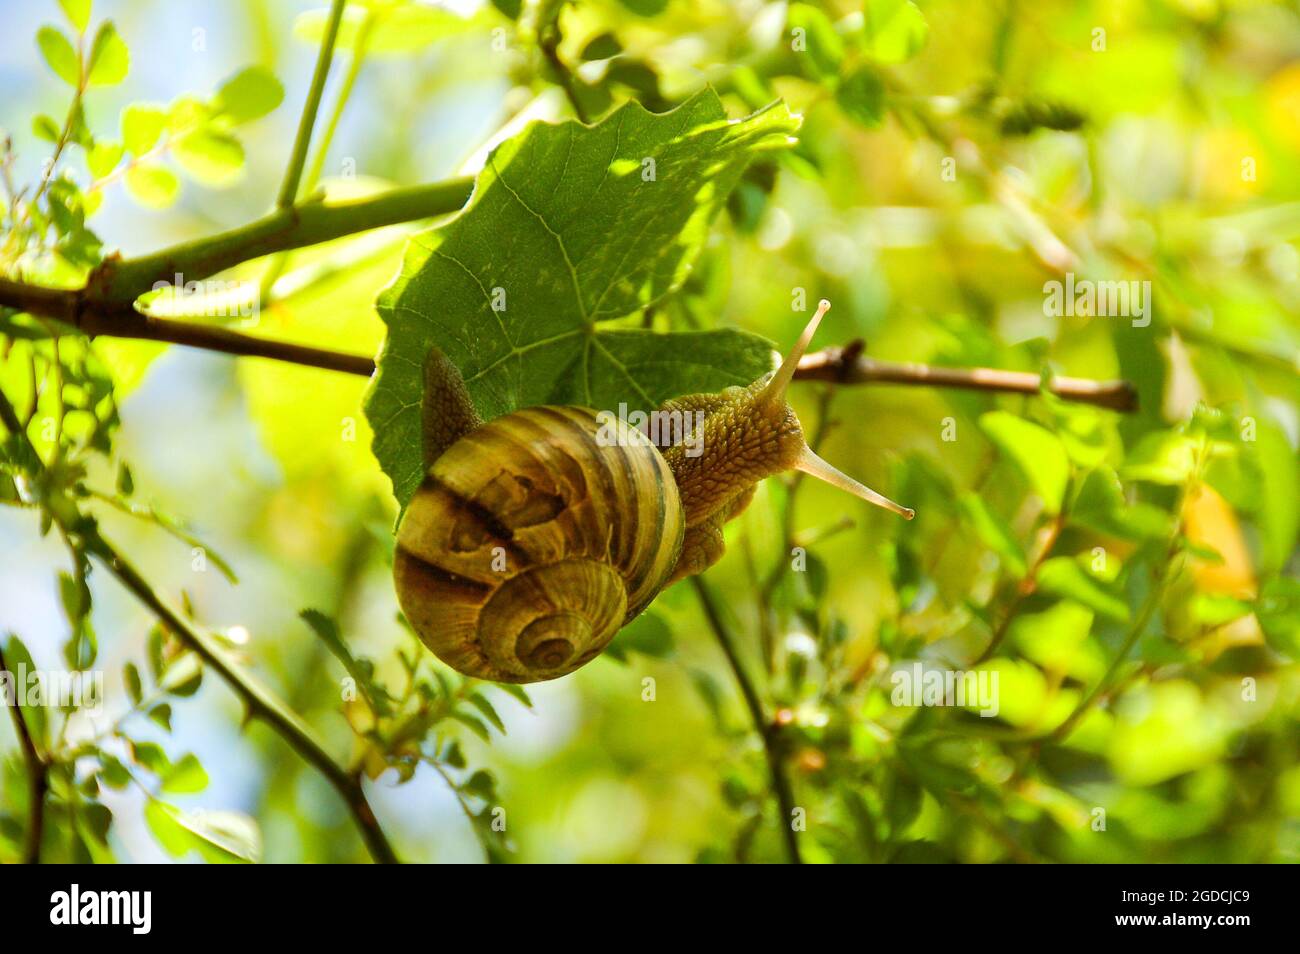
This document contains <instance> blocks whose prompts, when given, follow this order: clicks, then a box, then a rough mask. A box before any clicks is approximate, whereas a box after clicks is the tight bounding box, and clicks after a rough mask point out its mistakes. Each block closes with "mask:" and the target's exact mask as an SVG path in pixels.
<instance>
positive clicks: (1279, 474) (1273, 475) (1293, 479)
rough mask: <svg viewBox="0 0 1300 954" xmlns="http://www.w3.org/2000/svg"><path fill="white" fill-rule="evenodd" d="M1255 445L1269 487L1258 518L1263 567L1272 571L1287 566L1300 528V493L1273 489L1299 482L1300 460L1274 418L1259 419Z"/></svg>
mask: <svg viewBox="0 0 1300 954" xmlns="http://www.w3.org/2000/svg"><path fill="white" fill-rule="evenodd" d="M1254 446H1255V460H1256V462H1257V464H1258V467H1259V470H1260V474H1261V478H1262V480H1261V482H1262V484H1263V486H1264V487H1265V488H1268V489H1269V491H1270V492H1266V493H1263V494H1261V495H1260V499H1259V518H1258V519H1257V521H1256V523H1257V524H1258V526H1259V534H1260V538H1261V540H1262V542H1263V547H1262V549H1263V559H1262V560H1261V570H1263V571H1264V572H1269V571H1272V570H1280V569H1281V568H1282V567H1284V566H1286V563H1287V560H1289V559H1291V555H1292V554H1293V553H1294V552H1295V546H1296V533H1297V530H1298V529H1300V494H1296V493H1294V492H1292V493H1285V492H1272V489H1273V488H1279V489H1280V488H1283V487H1291V488H1294V487H1296V486H1300V462H1297V459H1296V453H1295V451H1294V450H1293V449H1292V447H1291V444H1290V443H1289V442H1288V441H1287V437H1286V434H1285V433H1284V432H1283V431H1282V429H1281V428H1280V427H1278V426H1277V425H1276V424H1274V423H1272V422H1271V421H1263V420H1261V421H1259V423H1258V436H1257V438H1256V443H1255V445H1254Z"/></svg>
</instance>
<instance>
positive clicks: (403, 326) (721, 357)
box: [366, 91, 795, 502]
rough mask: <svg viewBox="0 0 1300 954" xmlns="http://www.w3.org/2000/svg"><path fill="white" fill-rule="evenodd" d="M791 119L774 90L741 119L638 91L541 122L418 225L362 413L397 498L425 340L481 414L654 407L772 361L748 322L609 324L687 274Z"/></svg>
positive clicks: (785, 137)
mask: <svg viewBox="0 0 1300 954" xmlns="http://www.w3.org/2000/svg"><path fill="white" fill-rule="evenodd" d="M794 129H795V121H794V119H793V118H792V117H791V116H790V114H789V112H788V111H787V110H786V109H785V107H784V106H780V105H778V106H773V107H772V108H770V109H768V110H766V111H764V112H761V113H758V114H755V115H754V116H752V117H749V118H748V119H745V120H741V121H739V122H730V121H728V120H727V119H726V116H725V114H724V112H723V110H722V104H721V102H720V101H719V100H718V97H717V96H716V95H715V94H714V93H712V92H711V91H706V92H703V93H700V94H698V95H697V96H695V97H694V98H692V99H691V100H690V101H688V102H687V103H685V104H683V105H682V106H679V107H678V108H677V109H675V110H674V111H673V112H671V113H666V114H663V115H654V114H651V113H648V112H646V111H645V110H644V109H642V108H641V107H639V106H637V105H636V104H635V103H632V104H629V105H627V106H625V107H623V108H622V109H620V110H618V111H617V112H616V113H614V114H612V115H611V116H609V117H608V118H606V119H605V120H604V121H602V122H601V123H599V124H598V125H596V126H594V127H585V126H581V125H579V124H578V123H572V122H571V123H566V124H563V125H559V126H551V125H543V124H536V125H533V126H530V127H528V128H527V129H526V130H525V131H524V132H523V133H521V134H520V135H519V136H517V137H515V138H514V139H511V140H509V141H507V142H506V143H504V144H503V145H502V146H500V147H499V148H498V149H497V150H496V151H495V152H494V153H493V154H492V157H491V158H490V159H489V161H488V164H487V166H486V167H485V168H484V170H483V172H482V173H481V174H480V175H479V179H478V183H477V185H476V186H475V190H474V197H473V199H472V200H471V203H470V205H469V206H468V207H467V208H466V210H465V211H464V212H462V213H461V214H460V216H459V217H458V218H456V219H455V220H454V221H452V222H451V223H450V224H449V225H447V226H444V227H442V228H440V229H436V230H434V231H432V232H426V233H423V234H422V235H420V236H418V237H417V238H416V239H414V240H412V242H411V243H410V246H409V248H408V250H407V255H406V262H405V264H404V266H403V270H402V274H401V276H400V277H399V278H398V279H397V280H396V281H395V282H394V283H393V284H392V285H391V286H390V287H389V288H388V289H386V290H385V291H384V293H383V294H382V295H381V297H380V301H379V309H380V313H381V316H382V317H383V319H384V321H385V323H386V324H387V325H388V328H389V336H388V340H387V342H386V344H385V346H384V350H383V352H382V353H381V355H380V359H379V373H378V375H377V377H376V378H375V381H374V384H373V387H372V389H371V391H370V394H369V396H368V399H367V403H366V413H367V415H368V416H369V418H370V422H371V425H372V427H373V428H374V431H375V441H374V451H375V455H376V456H377V457H378V458H379V462H380V465H381V466H382V467H383V468H384V470H385V472H386V473H387V474H388V475H389V476H390V477H391V478H392V480H393V488H394V492H395V494H396V496H397V498H398V500H399V501H402V502H405V501H406V500H407V499H408V498H409V497H410V495H411V493H412V492H413V491H414V489H415V487H416V486H417V485H418V483H419V481H420V480H421V478H422V476H423V462H422V458H421V451H420V448H421V433H422V432H421V422H420V411H419V408H420V404H421V399H420V395H421V393H422V390H423V371H422V368H423V365H424V358H425V354H426V353H427V352H428V349H429V347H430V345H431V344H435V345H437V346H438V347H440V348H441V349H442V350H443V352H444V353H445V354H446V355H447V356H448V357H449V358H450V359H451V361H452V362H454V363H455V364H456V365H457V366H458V367H459V368H460V370H461V372H462V374H464V376H465V380H466V383H467V385H468V387H469V392H470V395H471V397H472V398H473V400H474V402H475V403H476V404H477V405H478V407H479V409H480V411H481V412H482V413H483V415H484V416H485V417H488V418H491V417H495V416H497V415H499V414H502V413H505V412H508V411H510V410H513V409H515V408H518V407H523V406H526V405H532V404H547V403H550V404H564V403H574V404H584V405H587V406H592V407H597V408H617V407H618V406H619V403H620V402H626V403H627V404H628V405H629V407H633V408H650V407H653V406H656V405H657V404H658V403H660V402H662V401H663V400H665V399H667V398H669V397H674V396H676V395H679V394H683V393H686V392H687V391H714V390H721V389H722V388H723V387H726V386H728V385H733V384H742V383H748V382H750V381H752V380H753V379H754V378H756V377H758V376H759V375H760V374H762V373H763V372H764V371H765V370H767V369H768V368H769V367H770V350H769V346H768V345H767V344H766V343H765V342H763V341H761V340H760V339H758V338H756V337H754V336H751V335H746V334H744V333H742V332H739V331H729V330H725V331H716V332H699V333H694V334H678V335H674V336H664V335H660V334H655V333H653V332H649V331H639V330H621V331H602V330H600V329H599V323H600V322H604V321H610V320H612V319H616V318H621V317H623V316H625V315H628V314H630V313H632V312H635V311H637V310H639V309H641V308H644V307H646V306H647V305H651V304H653V303H655V302H657V301H660V300H662V299H663V298H664V297H665V296H666V295H667V294H669V293H670V292H671V291H673V290H674V289H675V288H676V287H677V286H678V285H680V284H681V282H682V281H683V280H684V279H685V277H686V274H687V272H688V270H689V268H690V265H691V263H692V261H693V260H694V258H695V256H696V255H697V254H698V252H699V250H700V247H701V245H702V243H703V241H704V239H705V237H706V235H707V234H708V225H709V222H710V221H711V220H712V218H713V216H714V214H715V213H716V212H717V210H718V209H719V208H720V207H721V204H722V202H723V201H724V200H725V198H726V195H727V193H728V192H729V191H730V190H731V187H732V186H733V185H734V183H735V181H736V179H737V178H738V177H739V176H740V173H741V172H742V171H743V169H744V167H745V165H746V164H747V163H748V162H749V161H750V160H751V159H752V158H753V157H754V156H755V155H757V154H759V153H761V152H764V151H767V150H771V149H779V148H783V147H785V146H786V145H787V144H788V142H789V136H790V134H791V133H792V132H793V131H794ZM670 354H671V356H672V357H671V358H669V355H670Z"/></svg>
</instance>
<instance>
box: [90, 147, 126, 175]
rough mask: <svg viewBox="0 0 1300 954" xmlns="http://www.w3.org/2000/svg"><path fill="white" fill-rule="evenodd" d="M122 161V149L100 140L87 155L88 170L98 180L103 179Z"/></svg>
mask: <svg viewBox="0 0 1300 954" xmlns="http://www.w3.org/2000/svg"><path fill="white" fill-rule="evenodd" d="M121 161H122V147H121V146H120V145H118V144H117V143H115V142H108V141H107V140H103V139H101V140H99V141H98V142H96V143H95V145H93V146H91V148H90V149H89V151H87V153H86V168H87V169H89V170H90V174H91V175H92V176H94V177H95V178H96V179H102V178H103V177H104V176H106V175H108V174H109V173H110V172H112V171H113V170H114V169H116V168H117V164H118V163H119V162H121Z"/></svg>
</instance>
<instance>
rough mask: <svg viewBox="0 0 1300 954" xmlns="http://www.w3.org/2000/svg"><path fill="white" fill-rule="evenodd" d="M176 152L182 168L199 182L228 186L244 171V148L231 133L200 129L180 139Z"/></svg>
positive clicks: (173, 145)
mask: <svg viewBox="0 0 1300 954" xmlns="http://www.w3.org/2000/svg"><path fill="white" fill-rule="evenodd" d="M172 153H173V154H174V155H175V156H176V161H177V162H178V163H180V165H181V168H182V169H184V170H185V171H186V172H188V173H189V174H190V175H192V176H193V177H194V178H195V179H197V180H198V181H199V182H202V183H205V184H207V185H214V186H220V185H226V184H227V183H229V182H232V181H233V180H234V179H236V178H238V176H239V173H240V171H241V170H242V169H243V168H244V147H243V146H242V145H240V143H239V140H238V139H236V138H235V137H234V136H231V135H229V134H228V133H222V132H217V131H216V130H213V129H206V128H201V129H196V130H194V131H193V132H190V133H186V134H185V135H183V136H181V137H179V138H178V139H176V141H175V142H174V143H173V144H172Z"/></svg>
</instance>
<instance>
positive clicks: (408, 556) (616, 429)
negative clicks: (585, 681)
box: [393, 407, 685, 682]
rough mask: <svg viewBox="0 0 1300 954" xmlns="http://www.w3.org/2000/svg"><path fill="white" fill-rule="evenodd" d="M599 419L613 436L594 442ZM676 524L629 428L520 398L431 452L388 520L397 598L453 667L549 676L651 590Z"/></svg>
mask: <svg viewBox="0 0 1300 954" xmlns="http://www.w3.org/2000/svg"><path fill="white" fill-rule="evenodd" d="M602 427H603V428H604V431H603V433H605V434H609V433H617V437H618V439H617V441H608V442H598V441H597V435H598V433H602ZM606 443H608V444H609V445H610V446H604V444H606ZM684 527H685V516H684V514H683V511H682V504H681V498H680V496H679V494H678V490H677V484H676V482H675V481H674V479H673V474H672V471H671V470H670V469H669V467H668V464H667V463H666V462H665V461H664V459H663V457H662V456H661V455H660V453H659V451H658V450H656V449H655V447H654V446H653V445H652V444H651V443H650V441H649V440H648V439H647V438H646V437H645V436H644V435H642V434H641V433H640V432H639V431H636V430H634V429H632V428H629V427H627V426H626V425H624V424H623V423H622V422H621V421H617V420H612V419H611V420H606V419H605V418H604V417H603V416H602V418H601V419H600V420H599V421H598V420H597V416H596V412H594V411H592V410H589V409H587V408H580V407H529V408H524V409H522V410H519V411H515V412H514V413H512V414H508V415H505V416H504V417H499V418H496V419H495V420H492V421H489V422H488V423H486V424H484V425H482V426H481V427H479V428H477V429H475V430H473V431H471V432H470V433H468V434H466V435H465V436H463V437H461V438H460V439H459V440H457V441H456V442H455V443H454V444H452V445H451V446H450V447H448V448H447V450H446V451H445V452H444V453H443V454H442V455H441V456H439V457H438V459H437V460H436V461H434V463H433V466H432V467H431V468H430V469H429V472H428V474H427V475H426V477H425V480H424V483H423V484H422V485H421V486H420V488H419V490H417V491H416V493H415V496H414V497H412V499H411V502H410V504H409V506H408V507H407V510H406V513H405V515H404V516H403V518H402V522H401V524H400V526H399V527H398V530H397V549H396V552H395V555H394V563H393V569H394V575H395V577H396V582H397V593H398V599H399V601H400V603H401V606H402V611H403V612H404V613H405V614H406V617H407V619H408V620H410V622H411V625H412V626H413V627H414V628H415V631H416V632H417V633H418V634H419V635H420V638H421V639H422V640H423V641H424V643H425V645H427V646H428V647H429V648H430V649H431V650H433V652H434V653H435V654H436V655H437V656H438V657H439V658H440V659H442V660H443V661H444V662H446V663H447V664H448V665H450V666H452V667H453V668H455V669H457V670H459V671H460V672H462V673H465V674H466V675H470V676H474V677H477V678H481V679H493V680H497V681H500V682H539V681H542V680H545V679H555V678H557V677H559V676H563V675H565V674H566V673H569V672H572V671H573V670H575V669H577V668H578V667H579V666H582V665H584V664H585V663H587V662H590V661H591V660H592V659H594V658H595V657H596V656H597V655H598V654H599V653H600V652H601V650H603V649H604V648H605V646H607V645H608V644H609V641H610V640H611V639H613V637H614V634H615V633H617V632H618V630H619V629H620V628H621V627H622V626H623V624H624V623H625V622H627V621H628V620H630V619H632V618H633V617H635V616H636V615H637V614H638V613H640V612H641V610H643V609H644V608H645V607H646V606H647V605H648V604H649V603H650V601H651V600H652V599H654V597H655V596H656V595H657V594H658V593H659V591H660V589H662V588H663V586H664V585H665V584H666V583H667V581H668V579H669V577H670V576H671V575H672V571H673V568H674V567H675V565H676V563H677V559H678V556H679V555H680V553H681V548H682V535H683V532H684Z"/></svg>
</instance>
